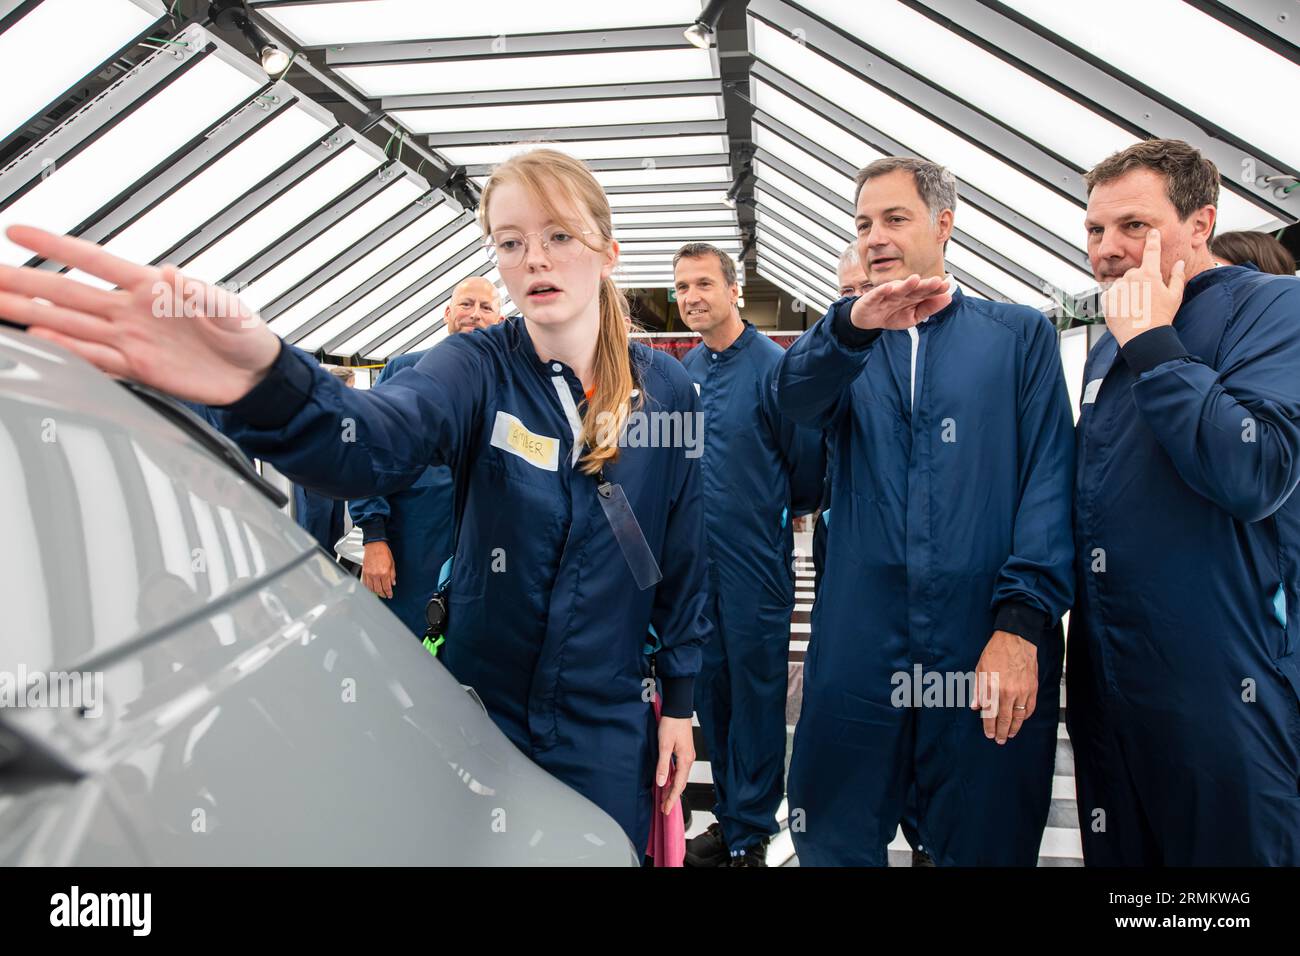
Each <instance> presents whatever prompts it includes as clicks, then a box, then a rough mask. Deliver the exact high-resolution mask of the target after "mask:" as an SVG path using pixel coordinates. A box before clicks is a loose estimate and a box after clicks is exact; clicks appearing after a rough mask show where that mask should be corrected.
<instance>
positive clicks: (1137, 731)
mask: <svg viewBox="0 0 1300 956" xmlns="http://www.w3.org/2000/svg"><path fill="white" fill-rule="evenodd" d="M1086 182H1087V185H1088V213H1087V219H1086V229H1087V235H1088V255H1089V258H1090V259H1091V262H1092V269H1093V273H1094V275H1095V276H1096V278H1097V280H1098V281H1099V282H1100V283H1101V284H1102V285H1103V287H1104V288H1105V292H1104V293H1103V299H1102V307H1103V310H1104V312H1105V316H1106V327H1107V329H1108V334H1106V335H1103V336H1102V338H1101V339H1100V340H1099V341H1098V342H1097V344H1096V345H1095V346H1094V347H1093V349H1092V352H1091V354H1090V355H1089V356H1088V362H1087V365H1086V367H1085V375H1084V380H1085V383H1086V384H1085V387H1084V392H1083V400H1082V414H1081V416H1080V418H1079V425H1078V477H1077V483H1076V486H1075V524H1074V526H1075V533H1076V545H1077V549H1078V550H1077V565H1076V567H1077V580H1078V583H1077V588H1076V593H1077V603H1076V605H1075V608H1074V611H1073V612H1072V614H1071V617H1070V630H1071V634H1070V642H1069V657H1070V659H1069V668H1068V682H1069V701H1070V706H1069V710H1068V713H1067V722H1068V725H1069V730H1070V739H1071V740H1072V742H1073V744H1074V753H1075V778H1076V781H1077V784H1078V808H1079V826H1080V830H1081V831H1082V834H1083V852H1084V859H1085V861H1086V862H1087V863H1088V864H1089V865H1101V866H1240V865H1269V866H1296V865H1300V791H1298V790H1297V785H1298V783H1300V708H1298V707H1297V698H1298V697H1300V663H1298V662H1297V657H1298V656H1300V655H1297V653H1296V634H1297V633H1298V632H1300V619H1297V611H1298V610H1300V496H1298V495H1296V494H1294V493H1293V492H1294V491H1295V488H1296V485H1297V483H1300V335H1298V334H1297V327H1298V325H1300V281H1298V280H1296V279H1295V278H1292V277H1282V276H1275V275H1265V274H1262V273H1260V272H1259V271H1258V270H1256V269H1254V268H1251V267H1241V266H1219V265H1216V263H1215V262H1214V260H1213V258H1212V256H1211V252H1210V248H1209V244H1210V241H1211V237H1212V236H1213V235H1214V225H1215V221H1216V219H1217V213H1218V209H1217V207H1218V199H1219V174H1218V171H1217V170H1216V169H1215V167H1214V164H1213V163H1211V162H1210V161H1209V160H1208V159H1206V158H1205V157H1204V156H1202V155H1201V154H1200V153H1199V152H1198V151H1197V150H1195V149H1194V148H1192V147H1191V146H1189V145H1188V144H1187V143H1184V142H1182V141H1179V140H1149V141H1146V142H1142V143H1138V144H1136V145H1134V146H1131V147H1129V148H1128V149H1126V150H1123V151H1122V152H1119V153H1116V154H1115V155H1113V156H1111V157H1109V158H1107V159H1106V160H1104V161H1103V162H1101V163H1100V164H1098V165H1097V167H1096V168H1094V169H1093V170H1091V171H1090V172H1089V173H1088V174H1087V177H1086Z"/></svg>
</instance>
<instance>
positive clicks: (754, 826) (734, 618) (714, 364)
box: [673, 242, 823, 867]
mask: <svg viewBox="0 0 1300 956" xmlns="http://www.w3.org/2000/svg"><path fill="white" fill-rule="evenodd" d="M673 279H674V283H675V288H676V291H677V308H678V309H679V310H680V312H681V315H682V321H684V322H685V323H686V324H687V325H688V326H690V328H691V329H692V330H694V331H696V332H699V333H700V337H701V339H702V341H701V342H700V344H699V345H697V346H695V348H693V349H691V351H690V352H688V353H687V354H686V356H685V357H684V358H683V359H682V364H683V365H685V366H686V370H687V371H688V372H690V374H691V378H692V379H693V380H694V381H695V388H696V390H697V391H698V392H699V393H700V407H701V408H702V409H703V411H704V459H703V461H702V462H701V465H702V466H703V486H704V528H705V532H706V538H707V545H708V557H709V604H708V611H709V616H710V618H711V620H712V621H713V626H714V637H713V640H711V641H709V642H708V644H706V645H705V647H704V660H703V665H702V667H701V669H700V676H699V678H698V679H697V680H696V682H695V710H696V712H697V713H698V714H699V717H700V730H701V731H702V732H703V734H704V738H705V740H706V741H707V744H708V750H709V763H710V766H711V767H712V770H713V789H714V792H715V794H716V796H717V802H716V803H715V804H714V807H713V813H714V816H715V817H716V818H717V822H716V823H713V824H711V825H710V826H709V828H708V829H707V830H706V831H705V832H704V833H702V834H700V835H699V836H697V837H695V838H694V839H692V840H691V841H690V842H689V843H687V845H686V862H687V863H688V864H690V865H691V866H740V867H744V866H765V865H766V856H767V844H768V840H769V839H770V838H771V837H772V835H773V834H775V833H776V832H777V822H776V811H777V808H778V807H779V806H780V804H781V796H782V793H783V791H784V787H783V777H784V775H785V741H786V731H785V697H786V684H787V677H788V661H789V659H790V616H791V614H792V613H793V611H794V576H793V573H792V567H793V564H792V561H791V552H792V551H793V549H794V531H793V522H794V518H795V516H796V515H800V514H807V513H808V512H810V511H812V510H813V509H814V508H815V507H816V506H817V501H818V498H819V497H820V494H821V487H822V475H823V460H822V449H821V435H819V434H818V433H817V432H815V431H813V430H811V429H807V428H800V427H798V426H796V425H795V423H794V422H792V421H790V419H788V418H786V417H784V416H783V415H781V414H780V412H778V411H777V409H776V399H775V397H774V396H773V394H772V376H773V373H774V372H775V370H776V363H777V362H778V361H780V359H781V346H779V345H777V344H776V343H775V342H773V341H772V340H771V339H770V338H768V337H767V336H766V335H763V334H762V333H761V332H759V331H758V330H757V329H756V328H754V326H753V325H751V324H750V323H748V322H746V321H744V320H743V319H742V318H741V317H740V310H739V308H738V307H737V302H738V300H739V298H740V285H739V283H738V282H737V281H736V267H735V264H734V263H733V262H732V259H731V257H730V256H729V255H727V254H726V253H725V252H723V251H722V250H721V249H719V248H718V247H717V246H712V245H709V244H708V243H704V242H692V243H688V244H687V245H685V246H682V248H681V249H680V250H678V252H677V255H676V256H675V257H674V258H673Z"/></svg>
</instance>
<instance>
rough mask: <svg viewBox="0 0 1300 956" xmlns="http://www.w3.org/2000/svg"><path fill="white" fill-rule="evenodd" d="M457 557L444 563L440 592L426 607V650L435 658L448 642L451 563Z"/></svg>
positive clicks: (439, 576) (437, 592) (439, 580)
mask: <svg viewBox="0 0 1300 956" xmlns="http://www.w3.org/2000/svg"><path fill="white" fill-rule="evenodd" d="M454 560H455V556H454V555H453V557H450V558H448V559H447V560H446V561H444V562H443V565H442V570H441V571H440V572H439V574H438V590H437V591H435V592H434V594H433V597H432V598H430V599H429V603H428V604H426V605H425V606H424V623H425V624H426V625H427V626H426V627H425V630H424V642H423V643H424V649H425V650H426V651H428V652H429V653H430V654H432V655H433V656H434V657H437V656H438V648H440V647H442V645H443V643H444V642H445V641H446V640H447V622H448V619H449V616H450V606H449V605H450V602H449V601H448V592H449V591H450V590H451V563H452V561H454Z"/></svg>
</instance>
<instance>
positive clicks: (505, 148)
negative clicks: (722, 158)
mask: <svg viewBox="0 0 1300 956" xmlns="http://www.w3.org/2000/svg"><path fill="white" fill-rule="evenodd" d="M542 147H545V148H547V149H555V150H559V151H560V152H562V153H568V154H569V155H570V156H574V157H576V158H578V159H632V158H636V157H638V156H691V155H694V154H697V153H726V152H727V151H728V149H729V147H728V145H727V137H725V136H653V137H645V138H638V139H586V140H565V141H563V142H549V141H548V142H527V143H501V144H494V145H489V146H442V147H439V148H438V152H439V153H441V154H442V156H443V157H444V158H445V159H446V160H447V161H448V162H450V163H454V164H455V165H457V166H476V165H495V164H497V163H504V162H505V161H506V160H507V159H510V158H511V157H512V156H517V155H518V154H520V153H527V152H530V151H531V150H534V149H540V148H542Z"/></svg>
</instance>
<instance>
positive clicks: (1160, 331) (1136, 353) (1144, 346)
mask: <svg viewBox="0 0 1300 956" xmlns="http://www.w3.org/2000/svg"><path fill="white" fill-rule="evenodd" d="M1120 354H1121V355H1123V356H1124V361H1125V362H1127V363H1128V367H1129V368H1131V369H1132V370H1133V375H1134V377H1139V376H1141V375H1142V374H1143V373H1145V372H1149V371H1151V370H1152V369H1153V368H1155V367H1156V366H1157V365H1163V364H1164V363H1165V362H1173V361H1175V360H1177V359H1182V358H1187V357H1188V356H1187V349H1185V348H1183V342H1182V339H1180V338H1179V337H1178V333H1177V332H1176V331H1175V330H1174V327H1173V326H1172V325H1162V326H1159V327H1158V328H1154V329H1148V330H1147V331H1146V332H1143V333H1142V334H1141V335H1135V336H1134V337H1133V338H1131V339H1129V340H1128V344H1127V345H1125V346H1124V347H1123V348H1122V349H1120Z"/></svg>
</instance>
